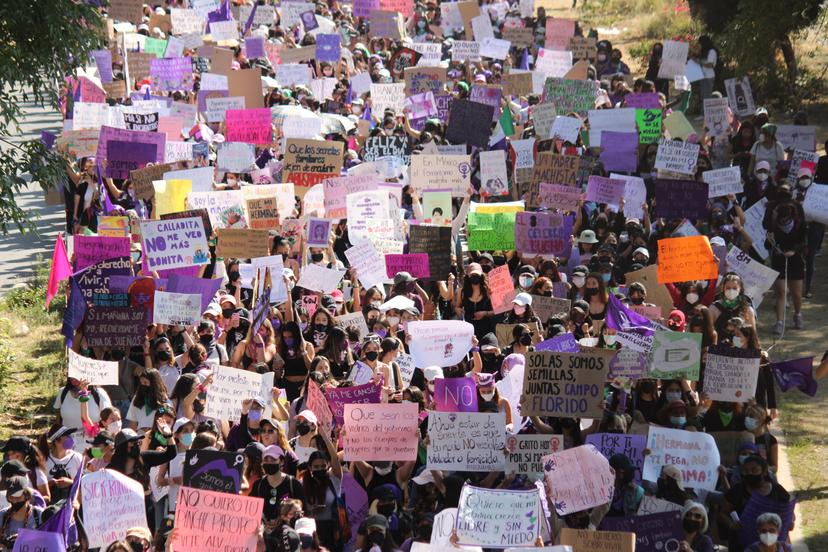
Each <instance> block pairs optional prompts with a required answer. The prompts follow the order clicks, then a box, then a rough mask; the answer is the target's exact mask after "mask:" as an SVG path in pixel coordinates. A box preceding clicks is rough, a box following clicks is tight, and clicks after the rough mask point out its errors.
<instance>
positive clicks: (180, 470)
mask: <svg viewBox="0 0 828 552" xmlns="http://www.w3.org/2000/svg"><path fill="white" fill-rule="evenodd" d="M186 455H187V451H184V452H179V453H178V454H176V455H175V458H173V459H172V460H170V468H169V469H168V470H167V477H169V478H170V481H172V478H173V477H181V476H182V475H184V457H185V456H186ZM179 487H181V485H179V484H177V483H170V492H169V494H167V511H168V512H169V513H173V512H175V504H176V500H178V488H179Z"/></svg>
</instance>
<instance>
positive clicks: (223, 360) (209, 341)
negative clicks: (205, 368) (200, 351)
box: [184, 295, 248, 365]
mask: <svg viewBox="0 0 828 552" xmlns="http://www.w3.org/2000/svg"><path fill="white" fill-rule="evenodd" d="M228 298H229V299H232V300H233V304H234V305H235V301H236V299H235V298H234V297H233V296H231V295H225V296H224V297H223V298H222V303H223V306H226V305H228V303H229V299H228ZM225 312H226V313H227V314H228V318H226V319H227V320H230V321H231V322H229V323H228V328H227V330H226V331H225V332H224V333H222V334H221V337H222V339H224V343H225V344H224V345H222V344H221V343H219V342H218V341H217V338H216V324H215V322H213V321H212V320H204V319H203V320H202V321H201V322H199V324H198V326H197V327H196V334H197V335H198V337H197V338H196V339H198V341H197V342H193V340H192V339H191V338H190V335H189V334H185V336H184V340H185V342H186V344H187V347H188V349H189V348H190V347H192V346H193V345H196V344H200V345H201V346H202V347H204V351H205V352H206V354H207V355H206V357H205V359H206V360H210V361H213V362H217V363H219V364H223V365H227V364H228V362H229V359H230V357H229V356H228V352H232V351H233V350H234V349H235V347H236V346H237V345H238V344H239V342H241V341H242V339H243V337H242V336H244V335H245V334H246V333H247V325H248V322H246V321H242V320H241V319H240V318H239V317H235V318H234V315H235V314H238V315H239V316H241V311H236V310H235V309H233V308H228V309H225V310H223V311H222V313H225ZM222 316H224V314H222Z"/></svg>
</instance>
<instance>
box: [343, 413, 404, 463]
mask: <svg viewBox="0 0 828 552" xmlns="http://www.w3.org/2000/svg"><path fill="white" fill-rule="evenodd" d="M419 422H420V417H419V415H418V406H417V405H416V404H415V403H410V404H372V405H370V406H366V405H364V404H346V405H345V437H344V438H343V444H344V450H345V460H348V461H354V460H364V461H366V462H370V461H397V462H407V461H409V460H416V459H417V445H418V443H419V436H420V433H419V431H418V429H417V427H418V425H419Z"/></svg>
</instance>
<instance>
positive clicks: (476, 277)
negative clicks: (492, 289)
mask: <svg viewBox="0 0 828 552" xmlns="http://www.w3.org/2000/svg"><path fill="white" fill-rule="evenodd" d="M482 281H483V276H481V275H480V274H472V275H471V276H469V282H471V283H472V284H474V285H480V282H482Z"/></svg>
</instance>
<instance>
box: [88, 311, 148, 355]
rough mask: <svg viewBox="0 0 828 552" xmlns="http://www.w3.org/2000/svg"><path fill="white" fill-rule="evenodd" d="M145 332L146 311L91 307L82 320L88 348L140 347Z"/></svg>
mask: <svg viewBox="0 0 828 552" xmlns="http://www.w3.org/2000/svg"><path fill="white" fill-rule="evenodd" d="M146 331H147V311H146V310H143V309H133V308H132V307H107V308H99V307H91V308H90V309H88V310H87V311H86V318H85V319H84V337H85V338H86V341H87V343H88V344H89V346H90V347H117V348H120V349H124V348H129V347H133V346H136V345H140V344H142V343H143V342H144V336H145V334H146Z"/></svg>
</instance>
